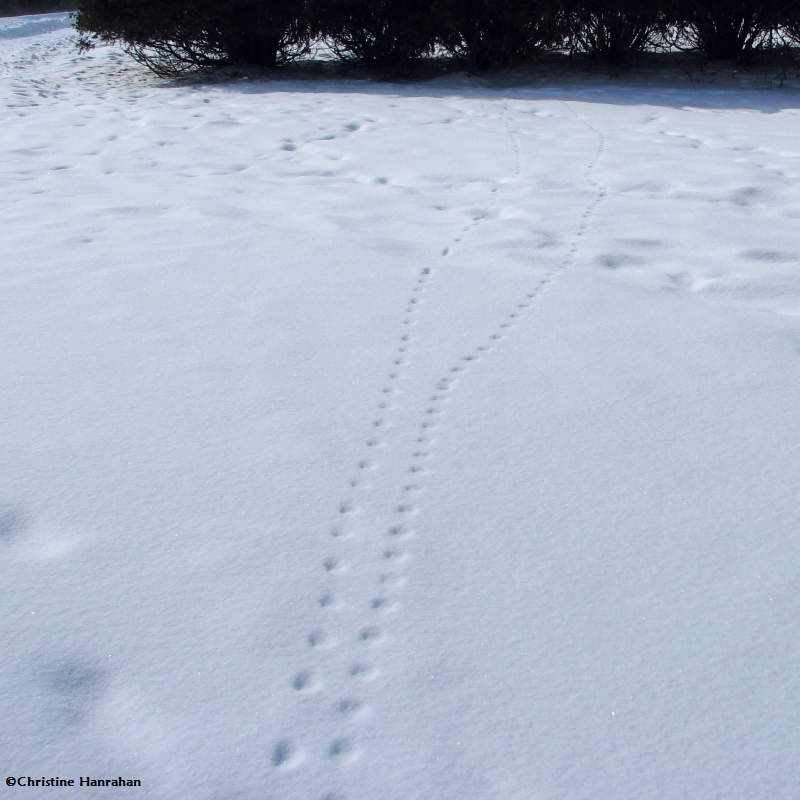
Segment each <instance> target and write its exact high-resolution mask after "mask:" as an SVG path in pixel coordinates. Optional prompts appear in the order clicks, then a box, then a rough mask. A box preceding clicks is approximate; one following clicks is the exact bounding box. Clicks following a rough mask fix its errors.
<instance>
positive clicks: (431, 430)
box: [358, 131, 605, 644]
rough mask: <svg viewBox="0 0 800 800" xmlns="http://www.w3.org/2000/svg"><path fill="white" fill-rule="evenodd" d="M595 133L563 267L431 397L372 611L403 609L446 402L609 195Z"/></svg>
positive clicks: (368, 632)
mask: <svg viewBox="0 0 800 800" xmlns="http://www.w3.org/2000/svg"><path fill="white" fill-rule="evenodd" d="M597 134H598V149H597V152H596V154H595V156H594V158H593V159H592V161H591V162H590V163H589V165H588V167H587V172H586V177H587V181H588V182H589V183H590V184H591V185H592V186H594V187H595V189H596V192H595V196H594V198H593V199H592V201H591V202H590V204H589V206H588V207H587V209H586V212H585V213H584V214H583V215H582V217H581V220H580V222H579V223H578V228H577V231H576V234H577V236H576V241H575V243H574V244H573V246H572V247H571V248H570V249H569V250H568V251H567V253H566V254H565V255H564V257H563V259H562V260H561V262H560V263H559V265H558V266H556V267H555V268H554V269H553V270H552V271H551V272H550V273H548V274H546V275H544V276H543V277H541V278H539V279H538V281H537V283H536V284H535V285H534V286H533V287H531V288H530V289H529V290H528V291H527V292H526V293H525V295H524V296H523V297H522V298H520V299H519V301H518V302H517V303H516V304H515V305H514V307H513V308H512V309H511V310H510V312H509V313H508V314H507V315H506V316H505V318H503V319H502V320H501V321H500V322H499V323H498V325H497V326H496V328H495V329H494V330H493V331H492V332H491V333H490V334H489V336H488V338H487V339H486V340H484V341H483V342H481V343H480V344H478V345H476V346H475V348H474V349H473V350H471V351H469V352H467V353H465V354H464V355H463V356H461V357H460V358H459V360H458V361H457V362H456V363H453V364H451V365H450V366H449V367H448V368H447V370H446V371H445V373H444V374H443V375H442V376H441V377H440V378H439V379H438V381H437V382H436V383H435V385H434V389H433V392H432V393H431V394H430V395H429V396H428V398H427V402H426V405H425V408H424V409H423V413H422V417H421V419H420V421H419V423H418V426H417V429H416V437H415V443H414V450H413V451H412V453H411V459H410V462H409V464H408V467H407V472H406V479H405V482H404V483H403V485H402V486H401V487H400V492H399V500H398V501H397V503H396V505H395V507H394V509H393V516H394V519H393V520H392V521H391V523H390V524H389V526H388V528H387V529H386V531H385V539H384V545H383V547H382V549H381V553H380V558H381V563H380V567H379V569H378V579H377V585H376V589H375V593H374V595H373V597H372V599H371V601H370V607H371V611H372V613H373V614H375V613H377V614H381V615H385V614H391V613H393V612H394V611H397V610H398V609H399V607H400V602H399V594H400V592H401V590H402V589H403V587H404V586H405V585H406V582H407V574H406V569H407V566H408V564H409V561H410V559H411V552H410V546H411V544H412V543H413V541H414V539H415V537H416V535H417V533H416V530H415V526H414V519H415V517H417V515H418V514H419V512H420V505H419V502H418V498H419V497H420V495H421V493H422V492H424V489H425V486H424V483H425V477H426V475H427V474H428V472H429V463H430V460H431V458H432V457H433V455H434V445H435V436H436V433H437V430H438V429H439V427H440V425H441V424H442V421H443V419H444V417H445V414H446V411H447V403H448V401H449V400H450V398H451V395H452V392H453V391H454V390H455V389H456V388H457V386H458V383H459V381H460V380H461V378H462V377H463V376H464V375H466V373H467V372H468V371H469V369H470V367H471V366H472V365H473V364H475V363H476V362H479V361H480V360H481V359H482V358H484V357H485V356H487V355H489V353H490V352H491V351H492V350H493V349H494V348H495V347H496V346H497V345H498V344H499V343H500V342H501V341H502V340H503V339H504V338H505V337H506V336H508V334H509V333H510V332H511V330H512V329H513V328H514V326H515V325H517V324H518V323H519V322H520V321H521V319H522V317H523V315H524V314H525V313H526V312H527V311H528V310H529V309H530V308H531V307H532V306H533V304H534V302H535V301H536V299H537V297H538V296H539V295H540V294H541V293H542V292H543V291H545V290H546V289H547V288H548V286H549V285H550V284H551V283H552V282H553V280H554V279H555V277H556V275H557V274H558V273H559V272H561V271H563V270H565V269H567V268H568V267H569V266H570V264H571V263H572V262H573V261H574V259H575V256H576V253H577V237H579V236H582V235H583V234H584V232H585V231H586V229H587V227H588V225H589V221H590V219H591V216H592V214H593V213H594V211H595V209H596V208H597V206H598V205H599V204H600V202H602V199H603V197H604V196H605V189H603V188H602V187H601V186H599V184H597V183H596V182H595V181H594V179H593V175H592V173H593V170H594V167H595V165H596V163H597V161H598V159H599V158H600V156H601V155H602V153H603V151H604V149H605V140H604V138H603V136H602V133H601V132H600V131H597ZM358 637H359V639H360V640H361V641H362V642H364V643H366V644H373V643H378V642H380V641H381V640H382V639H383V637H384V630H383V628H382V627H381V626H380V625H379V624H370V625H367V626H365V627H363V628H361V629H360V630H359V632H358Z"/></svg>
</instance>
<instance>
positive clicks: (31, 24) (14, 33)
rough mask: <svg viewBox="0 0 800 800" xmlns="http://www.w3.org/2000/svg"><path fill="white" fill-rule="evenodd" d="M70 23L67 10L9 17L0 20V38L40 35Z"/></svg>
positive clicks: (23, 37) (67, 25) (69, 25)
mask: <svg viewBox="0 0 800 800" xmlns="http://www.w3.org/2000/svg"><path fill="white" fill-rule="evenodd" d="M23 20H24V21H23ZM71 25H72V17H71V15H70V13H69V12H66V13H61V14H37V15H36V16H32V17H10V18H8V19H3V20H0V39H25V38H27V37H30V36H41V35H42V34H43V33H52V32H53V31H60V30H63V29H64V28H69V27H71Z"/></svg>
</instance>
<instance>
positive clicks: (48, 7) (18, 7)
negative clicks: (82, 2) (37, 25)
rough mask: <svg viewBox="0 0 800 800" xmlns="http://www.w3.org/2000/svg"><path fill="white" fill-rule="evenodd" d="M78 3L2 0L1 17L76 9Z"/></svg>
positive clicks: (45, 0) (65, 0)
mask: <svg viewBox="0 0 800 800" xmlns="http://www.w3.org/2000/svg"><path fill="white" fill-rule="evenodd" d="M77 5H78V2H77V0H0V17H17V16H21V15H22V14H51V13H53V12H55V11H74V10H75V8H76V7H77Z"/></svg>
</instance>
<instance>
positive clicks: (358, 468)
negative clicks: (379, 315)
mask: <svg viewBox="0 0 800 800" xmlns="http://www.w3.org/2000/svg"><path fill="white" fill-rule="evenodd" d="M431 275H432V270H431V268H430V267H424V268H423V269H422V270H420V272H419V274H418V276H417V280H416V282H415V284H414V286H413V288H412V290H411V293H410V296H409V297H408V298H407V300H406V303H405V305H404V307H403V316H402V319H401V331H400V334H399V337H398V341H397V344H396V346H395V350H394V354H393V356H392V363H391V365H390V368H389V370H388V372H387V373H386V377H385V380H384V383H383V385H382V387H381V396H380V399H379V401H378V403H377V407H376V410H375V414H374V416H373V418H372V420H371V421H370V425H369V433H368V435H367V437H366V439H365V440H364V443H363V447H364V453H363V455H362V457H361V458H359V460H358V461H357V462H356V464H355V468H354V470H353V471H352V473H351V475H350V477H349V478H348V480H347V482H346V485H347V492H346V494H345V495H343V496H342V498H341V500H340V501H339V503H338V507H337V509H336V515H335V521H334V522H333V524H332V525H331V526H330V527H329V529H328V536H329V537H330V540H331V541H330V544H331V551H330V553H329V555H327V556H326V557H325V558H324V559H323V560H322V562H321V563H320V565H319V568H320V571H321V573H322V577H323V580H324V588H323V590H322V592H321V593H320V595H319V596H318V598H317V607H318V611H319V613H320V616H321V620H320V623H319V624H318V625H317V626H316V627H314V628H313V629H312V630H311V631H309V633H308V635H307V637H306V645H307V647H308V648H309V649H310V650H314V651H325V650H333V649H335V648H336V647H338V646H339V644H340V642H339V641H337V639H336V638H335V637H334V636H333V635H332V634H330V633H329V628H330V627H331V625H332V624H333V621H334V620H333V615H335V614H337V612H340V611H341V610H342V609H343V608H344V606H345V603H344V600H343V599H342V596H343V595H344V594H345V591H344V590H345V588H346V587H345V585H344V584H343V581H344V580H345V579H346V576H347V573H348V571H349V570H350V565H349V563H348V561H347V559H346V557H345V555H344V554H343V550H345V549H346V548H345V546H344V543H345V542H347V541H348V540H349V539H351V538H352V536H353V526H354V521H355V520H356V519H357V517H358V515H359V513H360V510H361V504H360V502H359V501H360V500H361V498H362V496H363V495H362V494H361V493H362V492H364V491H365V490H366V489H367V475H368V474H369V473H370V472H371V471H373V470H375V469H377V467H378V464H377V457H378V454H379V452H380V449H381V448H382V447H384V446H385V444H386V440H387V437H388V435H389V431H390V430H391V416H392V411H393V410H394V408H395V399H396V396H397V394H398V393H399V391H400V389H399V383H400V380H401V378H402V376H403V374H404V371H405V369H406V368H407V366H408V363H409V361H410V356H411V350H412V346H413V342H414V335H413V327H414V325H415V324H416V317H417V315H418V311H419V308H420V306H421V305H422V299H423V295H424V293H425V290H426V288H427V286H428V284H429V282H430V279H431ZM370 606H371V608H372V609H374V610H376V611H383V610H385V609H383V608H382V606H381V603H380V602H378V601H377V600H375V599H373V600H372V601H371V603H370ZM381 639H382V632H381V630H380V629H379V628H378V627H377V626H373V625H365V626H363V627H362V628H361V629H360V630H358V632H357V634H356V637H355V641H354V642H352V644H354V645H356V646H357V647H358V648H359V649H360V652H358V654H357V657H355V658H353V660H352V661H351V663H350V664H349V665H348V667H347V675H348V678H349V679H350V680H352V681H353V683H354V687H357V686H358V684H359V683H362V682H367V681H370V680H373V679H374V678H375V676H376V675H377V670H376V669H375V667H374V666H373V665H372V663H371V661H370V658H369V649H370V647H371V646H372V645H375V644H377V643H378V642H380V640H381ZM289 682H290V686H291V688H292V690H293V691H295V692H298V693H300V694H312V693H313V694H316V693H321V692H322V690H323V689H324V680H323V677H322V675H321V674H320V673H319V672H317V671H315V670H313V669H310V668H302V669H300V670H298V671H297V672H295V673H294V674H293V675H292V676H291V678H290V681H289ZM333 710H334V711H335V713H336V714H337V715H338V716H339V717H340V718H341V719H342V721H343V722H350V721H357V720H359V719H362V718H364V717H365V716H366V715H367V712H368V707H367V705H366V704H365V703H364V702H363V701H362V700H360V699H359V698H358V697H356V696H347V697H341V698H339V699H337V700H335V702H334V703H333ZM359 754H360V749H359V747H358V745H357V743H356V742H355V740H354V739H353V738H351V737H350V736H346V735H342V736H338V737H336V738H334V739H333V740H332V741H330V742H329V743H328V745H327V748H326V751H325V755H326V757H327V758H329V759H331V760H333V761H336V762H339V763H351V762H353V761H355V760H357V758H358V757H359ZM303 759H304V755H303V751H302V749H301V748H300V747H299V746H298V745H296V744H295V743H294V742H293V741H292V740H291V739H288V738H286V739H281V740H280V741H278V742H276V743H275V745H274V746H273V751H272V757H271V761H272V764H273V766H275V767H278V768H280V769H291V768H294V767H296V766H299V765H300V764H301V763H302V762H303Z"/></svg>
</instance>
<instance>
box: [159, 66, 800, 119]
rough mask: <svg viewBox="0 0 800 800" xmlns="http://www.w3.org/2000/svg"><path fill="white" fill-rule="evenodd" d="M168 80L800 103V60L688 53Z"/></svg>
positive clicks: (736, 104)
mask: <svg viewBox="0 0 800 800" xmlns="http://www.w3.org/2000/svg"><path fill="white" fill-rule="evenodd" d="M162 85H165V86H173V87H174V86H186V85H196V86H208V85H214V86H215V87H217V88H219V89H223V90H227V91H231V92H236V93H241V94H270V93H272V92H287V91H290V92H309V93H327V94H336V93H344V94H363V95H379V96H380V95H385V96H401V97H411V98H414V97H416V98H419V97H427V98H437V99H438V98H442V99H444V98H452V97H471V98H476V99H487V100H496V99H505V100H522V101H536V100H568V101H577V102H585V103H595V104H599V105H632V106H636V105H643V104H646V105H649V106H661V107H664V108H674V109H684V108H686V107H687V106H688V107H691V108H692V109H698V110H709V111H714V110H739V109H741V110H753V111H759V112H761V113H764V114H774V113H777V112H780V111H784V110H786V109H798V108H800V93H798V92H797V89H798V88H800V66H798V65H795V66H793V67H792V69H790V70H788V71H787V70H786V68H785V67H784V66H782V65H775V64H771V63H766V64H762V65H760V66H756V67H752V68H751V69H749V70H744V69H740V68H737V67H735V66H732V65H728V64H722V65H719V66H715V67H714V68H713V69H712V68H711V67H708V66H704V65H703V64H702V63H701V62H699V61H698V59H697V57H696V56H693V55H692V54H668V55H663V54H652V58H650V57H647V58H645V59H643V61H642V64H641V65H640V66H639V67H637V68H635V69H631V70H630V71H628V72H625V73H619V74H614V75H609V74H608V73H603V72H602V71H593V72H590V71H588V70H587V69H586V67H585V64H584V62H581V61H577V60H575V59H570V58H569V57H567V56H562V55H557V54H556V55H549V56H547V57H545V58H543V59H542V60H541V61H540V62H539V63H537V64H532V65H530V66H525V67H517V68H513V69H502V70H494V71H490V72H485V73H479V74H473V73H469V72H464V71H458V69H457V68H454V67H453V65H452V64H450V63H448V62H445V61H443V60H437V59H431V60H430V62H428V63H426V64H423V65H422V66H420V68H419V70H418V71H417V73H416V74H415V76H414V78H413V79H394V80H392V79H386V78H385V76H381V75H380V74H378V73H375V72H374V71H370V70H368V69H366V68H363V67H358V66H354V65H350V64H342V63H338V62H332V61H325V60H309V61H306V62H302V63H295V64H291V65H287V66H285V67H282V68H280V69H278V70H275V71H272V72H266V71H259V70H256V69H222V70H218V71H215V72H210V73H205V74H203V73H200V74H195V75H192V76H187V77H184V78H178V79H174V80H166V81H164V83H163V84H162Z"/></svg>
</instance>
